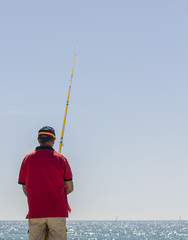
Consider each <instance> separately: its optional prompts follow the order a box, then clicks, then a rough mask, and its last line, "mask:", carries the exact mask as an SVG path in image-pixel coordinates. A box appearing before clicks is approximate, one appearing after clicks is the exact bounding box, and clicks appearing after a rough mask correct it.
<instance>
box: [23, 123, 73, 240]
mask: <svg viewBox="0 0 188 240" xmlns="http://www.w3.org/2000/svg"><path fill="white" fill-rule="evenodd" d="M55 139H56V136H55V131H54V129H53V128H51V127H48V126H46V127H43V128H41V129H40V130H39V132H38V141H39V144H40V146H39V147H37V148H36V150H35V151H33V152H31V153H29V154H27V155H26V156H25V158H24V160H23V162H22V165H21V168H20V174H19V179H18V183H19V184H22V188H23V191H24V193H25V195H26V196H27V200H28V207H29V212H28V215H27V217H26V218H27V219H29V239H30V240H44V239H46V238H45V235H46V232H47V231H48V238H47V239H48V240H52V239H53V240H66V239H67V233H66V217H68V210H69V205H68V201H67V195H68V194H69V193H71V192H72V191H73V181H72V172H71V168H70V166H69V163H68V161H67V159H66V158H65V157H64V156H63V155H61V154H60V153H58V152H56V151H54V149H53V145H54V142H55Z"/></svg>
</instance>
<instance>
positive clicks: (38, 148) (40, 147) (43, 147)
mask: <svg viewBox="0 0 188 240" xmlns="http://www.w3.org/2000/svg"><path fill="white" fill-rule="evenodd" d="M41 149H48V150H52V151H54V149H53V148H52V147H50V146H39V147H36V150H41Z"/></svg>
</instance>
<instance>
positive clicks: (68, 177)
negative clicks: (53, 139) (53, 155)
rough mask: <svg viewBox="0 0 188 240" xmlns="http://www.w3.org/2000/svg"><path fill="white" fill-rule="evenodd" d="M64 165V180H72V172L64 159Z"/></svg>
mask: <svg viewBox="0 0 188 240" xmlns="http://www.w3.org/2000/svg"><path fill="white" fill-rule="evenodd" d="M64 163H65V172H64V180H65V181H71V180H72V171H71V168H70V165H69V163H68V161H67V159H66V158H65V159H64Z"/></svg>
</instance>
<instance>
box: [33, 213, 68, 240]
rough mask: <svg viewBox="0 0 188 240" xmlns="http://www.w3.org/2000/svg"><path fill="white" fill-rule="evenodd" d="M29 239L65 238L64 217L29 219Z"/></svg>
mask: <svg viewBox="0 0 188 240" xmlns="http://www.w3.org/2000/svg"><path fill="white" fill-rule="evenodd" d="M29 240H67V230H66V218H31V219H29Z"/></svg>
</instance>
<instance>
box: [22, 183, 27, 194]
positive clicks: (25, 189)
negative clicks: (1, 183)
mask: <svg viewBox="0 0 188 240" xmlns="http://www.w3.org/2000/svg"><path fill="white" fill-rule="evenodd" d="M22 190H23V192H24V194H25V196H27V188H26V185H22Z"/></svg>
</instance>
